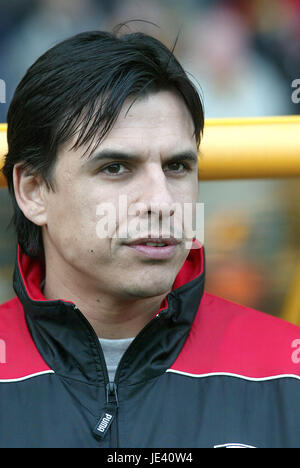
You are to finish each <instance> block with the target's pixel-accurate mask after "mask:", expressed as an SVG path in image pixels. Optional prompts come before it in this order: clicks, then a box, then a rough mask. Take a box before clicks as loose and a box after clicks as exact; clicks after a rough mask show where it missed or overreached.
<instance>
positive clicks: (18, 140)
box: [3, 31, 204, 256]
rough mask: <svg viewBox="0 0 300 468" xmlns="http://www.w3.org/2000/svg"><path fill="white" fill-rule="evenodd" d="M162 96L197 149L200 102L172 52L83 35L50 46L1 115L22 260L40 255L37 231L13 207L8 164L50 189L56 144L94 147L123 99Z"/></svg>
mask: <svg viewBox="0 0 300 468" xmlns="http://www.w3.org/2000/svg"><path fill="white" fill-rule="evenodd" d="M164 89H168V90H174V92H177V93H179V94H180V95H181V96H182V98H183V99H184V102H185V103H186V105H187V108H188V109H189V111H190V114H191V116H192V119H193V123H194V129H195V138H196V142H197V146H199V144H200V138H201V134H202V131H203V126H204V112H203V106H202V102H201V99H200V96H199V94H198V92H197V90H196V88H195V87H194V85H193V83H192V82H191V80H190V79H189V78H188V76H187V74H186V72H185V71H184V70H183V68H182V66H181V65H180V64H179V62H178V61H177V59H176V58H175V56H174V54H173V51H171V50H169V49H168V48H167V47H166V46H165V45H163V44H162V43H161V42H160V41H159V40H157V39H155V38H153V37H151V36H149V35H146V34H144V33H130V34H124V35H121V36H119V37H118V36H117V34H113V33H109V32H102V31H89V32H84V33H81V34H77V35H75V36H73V37H71V38H69V39H67V40H65V41H63V42H61V43H59V44H58V45H56V46H54V47H52V48H51V49H50V50H48V51H47V52H46V53H45V54H43V55H42V56H41V57H40V58H39V59H38V60H37V61H36V62H35V63H34V64H33V65H32V66H31V67H30V68H29V69H28V71H27V73H26V74H25V76H24V78H23V79H22V81H21V82H20V84H19V85H18V87H17V89H16V91H15V94H14V97H13V99H12V102H11V104H10V107H9V110H8V114H7V123H8V131H7V139H8V154H7V155H6V160H5V165H4V168H3V173H4V175H5V177H6V179H7V182H8V188H9V191H10V194H11V196H12V200H13V208H14V215H13V218H12V222H13V224H14V226H15V229H16V232H17V238H18V242H19V244H20V246H21V248H22V249H23V251H24V252H25V253H27V255H30V256H40V255H42V254H43V242H42V234H41V232H42V231H41V228H40V226H37V225H35V224H34V223H32V222H31V221H29V220H28V219H27V218H26V217H25V216H24V214H23V213H22V211H21V210H20V208H19V206H18V204H17V202H16V198H15V194H14V188H13V168H14V165H15V164H16V163H19V162H22V163H23V166H24V167H26V168H27V169H28V170H29V171H30V173H32V174H40V175H41V176H42V177H43V179H44V180H45V182H46V184H47V186H48V188H49V189H52V190H54V187H53V183H52V182H53V181H52V178H51V173H52V172H53V167H54V165H55V161H56V155H57V150H58V147H59V145H61V144H62V143H65V142H66V141H68V140H69V139H70V138H71V137H72V136H74V135H75V134H76V142H75V144H74V148H77V147H79V146H81V145H83V144H87V143H88V144H89V147H90V145H91V143H93V142H95V145H98V144H99V143H100V141H101V140H102V139H103V138H104V136H105V135H106V134H107V133H108V132H109V130H110V129H111V127H112V126H113V124H114V122H115V120H116V118H117V117H118V115H119V112H120V110H121V108H122V106H123V104H124V101H125V100H126V99H127V98H128V97H129V96H132V97H135V98H139V97H141V96H143V95H146V94H149V93H152V92H157V91H160V90H164ZM100 129H101V131H100Z"/></svg>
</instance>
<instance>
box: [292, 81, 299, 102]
mask: <svg viewBox="0 0 300 468" xmlns="http://www.w3.org/2000/svg"><path fill="white" fill-rule="evenodd" d="M291 87H292V88H295V89H294V91H293V92H292V96H291V98H292V102H293V103H294V104H299V102H300V78H297V79H295V80H293V81H292V84H291Z"/></svg>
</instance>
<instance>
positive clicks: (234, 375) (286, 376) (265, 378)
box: [166, 369, 300, 382]
mask: <svg viewBox="0 0 300 468" xmlns="http://www.w3.org/2000/svg"><path fill="white" fill-rule="evenodd" d="M166 372H172V373H174V374H180V375H186V376H188V377H196V378H201V377H213V376H225V377H237V378H239V379H244V380H251V381H253V382H261V381H264V380H275V379H284V378H288V377H291V378H293V379H297V380H300V376H299V375H296V374H279V375H271V376H269V377H248V376H246V375H240V374H233V373H231V372H211V373H208V374H191V373H189V372H183V371H178V370H175V369H167V370H166Z"/></svg>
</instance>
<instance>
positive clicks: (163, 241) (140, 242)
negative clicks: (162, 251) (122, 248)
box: [126, 237, 180, 248]
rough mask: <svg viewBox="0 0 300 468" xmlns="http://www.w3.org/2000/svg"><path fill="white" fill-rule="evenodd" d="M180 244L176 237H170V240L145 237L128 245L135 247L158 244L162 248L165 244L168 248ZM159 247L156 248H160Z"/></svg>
mask: <svg viewBox="0 0 300 468" xmlns="http://www.w3.org/2000/svg"><path fill="white" fill-rule="evenodd" d="M179 243H180V241H179V240H178V239H175V238H174V237H168V238H167V237H143V238H140V239H136V240H133V241H131V242H128V243H127V244H126V245H128V246H134V245H147V244H158V245H159V246H161V244H163V245H164V246H168V245H177V244H179ZM159 246H158V247H155V248H159Z"/></svg>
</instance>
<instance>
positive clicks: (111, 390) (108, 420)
mask: <svg viewBox="0 0 300 468" xmlns="http://www.w3.org/2000/svg"><path fill="white" fill-rule="evenodd" d="M72 307H73V310H74V311H75V312H76V313H78V314H80V316H81V318H82V319H83V320H84V321H85V323H86V325H87V327H88V328H89V330H90V332H91V334H92V335H93V336H94V338H95V341H96V345H97V348H98V351H99V357H100V361H101V366H102V369H103V372H104V382H105V389H106V392H105V394H106V405H105V408H104V411H103V413H102V414H101V416H100V418H99V420H98V421H97V424H96V425H95V427H94V429H93V433H94V434H96V435H97V436H98V437H100V438H101V439H104V438H105V437H106V436H107V434H108V432H109V429H110V446H111V447H112V448H117V447H118V427H117V411H118V407H119V401H118V394H117V385H116V383H115V382H110V381H109V376H108V370H107V365H106V361H105V357H104V353H103V350H102V347H101V344H100V342H99V338H98V336H97V335H96V333H95V330H94V329H93V327H92V325H91V324H90V322H89V321H88V320H87V319H86V317H85V316H84V315H83V313H82V312H81V311H80V310H79V308H78V307H77V306H76V305H72Z"/></svg>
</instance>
